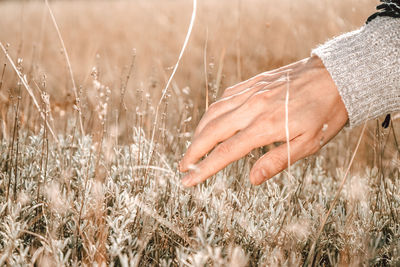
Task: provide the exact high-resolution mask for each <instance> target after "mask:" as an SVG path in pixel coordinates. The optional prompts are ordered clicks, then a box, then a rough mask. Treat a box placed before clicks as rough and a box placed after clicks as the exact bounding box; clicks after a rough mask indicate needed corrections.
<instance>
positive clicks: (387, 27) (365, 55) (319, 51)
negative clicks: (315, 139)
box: [312, 16, 400, 127]
mask: <svg viewBox="0 0 400 267" xmlns="http://www.w3.org/2000/svg"><path fill="white" fill-rule="evenodd" d="M312 55H317V56H318V57H319V58H321V60H322V62H323V63H324V65H325V67H326V69H327V70H328V72H329V73H330V75H331V77H332V79H333V81H334V82H335V84H336V87H337V89H338V91H339V93H340V95H341V97H342V100H343V102H344V105H345V107H346V109H347V113H348V116H349V126H350V127H354V126H357V125H359V124H361V123H362V122H364V121H365V120H368V119H372V118H376V117H378V116H380V115H384V114H387V113H390V112H395V111H400V19H398V18H393V17H385V16H376V17H375V18H373V20H371V21H370V22H369V23H368V24H366V25H364V26H363V27H361V28H360V29H358V30H356V31H353V32H349V33H346V34H343V35H341V36H338V37H336V38H334V39H332V40H330V41H328V42H326V43H325V44H323V45H321V46H319V47H317V48H316V49H314V50H313V51H312Z"/></svg>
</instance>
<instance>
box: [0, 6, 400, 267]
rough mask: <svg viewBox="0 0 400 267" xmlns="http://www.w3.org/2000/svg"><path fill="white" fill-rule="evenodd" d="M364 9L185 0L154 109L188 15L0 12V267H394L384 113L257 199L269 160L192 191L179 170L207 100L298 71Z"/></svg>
mask: <svg viewBox="0 0 400 267" xmlns="http://www.w3.org/2000/svg"><path fill="white" fill-rule="evenodd" d="M376 4H377V1H370V0H358V1H356V0H336V1H333V0H323V1H322V0H320V1H316V0H312V1H311V0H303V1H291V0H280V1H276V0H275V1H273V0H267V1H266V0H264V1H263V0H246V1H242V0H220V1H214V0H203V1H199V2H198V3H197V13H196V19H195V23H194V27H193V31H192V33H191V36H190V39H189V43H188V46H187V47H186V50H185V53H184V54H183V57H182V60H181V61H180V63H179V67H178V69H177V72H176V75H175V76H174V78H173V80H172V83H171V86H169V87H168V88H167V89H168V90H167V91H166V95H165V97H164V98H163V99H162V101H161V102H159V101H160V98H161V95H162V91H163V89H164V88H165V86H166V84H167V81H168V79H169V77H170V75H171V73H172V71H173V68H174V66H175V64H176V62H177V59H178V56H179V53H180V50H181V48H182V45H183V42H184V40H185V36H186V34H187V31H188V26H189V22H190V19H191V15H192V8H193V6H192V1H188V0H147V1H144V0H132V1H128V0H126V1H123V0H115V1H111V0H110V1H105V0H103V1H101V0H93V1H89V0H88V1H79V0H77V1H66V0H65V1H50V2H49V6H46V4H45V1H28V0H25V1H22V0H21V1H0V42H1V43H2V44H3V46H4V47H3V48H4V49H3V50H2V51H0V124H1V130H0V138H1V139H0V265H1V266H3V265H5V266H300V265H304V266H320V265H321V266H370V265H372V266H388V265H391V266H398V265H399V264H400V241H399V240H400V214H399V208H400V179H399V178H400V173H399V166H400V165H399V153H398V152H399V145H398V139H397V136H396V134H397V133H398V131H399V130H400V129H399V127H398V126H397V124H398V120H397V118H396V116H394V119H393V121H392V123H391V125H390V127H389V128H388V129H383V128H382V127H380V123H381V121H382V118H380V119H377V120H373V121H370V122H369V123H368V124H367V127H366V130H365V132H362V129H361V128H356V129H347V128H346V129H344V130H343V131H342V132H341V133H340V134H339V135H338V136H337V137H336V138H335V139H334V140H333V141H332V142H330V143H329V144H327V145H326V146H325V147H324V148H323V149H322V150H321V151H320V152H318V154H316V155H314V156H311V157H309V158H307V159H304V160H302V161H299V162H297V163H296V164H294V165H293V166H292V167H291V172H290V173H291V175H290V176H289V174H288V172H286V171H285V172H283V173H281V174H279V175H277V176H276V177H274V178H273V179H271V180H269V181H267V182H266V183H264V184H263V185H261V186H258V187H256V186H252V185H251V184H250V182H249V181H248V174H249V170H250V168H251V166H252V163H253V162H254V161H255V160H256V159H257V158H258V157H259V156H260V155H262V153H265V151H268V149H270V147H263V148H260V149H257V150H254V151H253V152H251V153H250V154H249V155H247V156H246V157H245V158H243V159H241V160H240V161H238V162H236V163H233V164H231V165H230V166H228V167H227V168H226V169H224V170H223V171H221V172H219V173H218V174H216V175H215V176H214V177H212V178H211V179H209V180H208V181H207V182H205V183H204V184H201V185H198V186H196V187H195V188H191V189H185V188H183V187H182V186H181V184H180V179H181V178H182V174H181V173H179V172H178V170H177V162H178V161H179V159H180V158H181V156H182V154H183V153H184V152H185V149H186V148H187V146H188V144H189V143H190V140H191V135H192V133H193V131H194V129H195V127H196V124H197V123H198V121H199V120H200V118H201V116H202V114H204V111H205V109H206V105H207V100H206V95H209V101H208V102H209V103H211V102H213V101H215V100H216V99H218V97H219V96H220V95H221V94H222V92H223V90H224V88H226V87H227V86H231V85H233V84H235V83H237V82H239V81H242V80H244V79H247V78H250V77H252V76H253V75H256V74H258V73H260V72H263V71H267V70H271V69H274V68H276V67H279V66H282V65H285V64H288V63H291V62H293V61H296V60H299V59H302V58H305V57H307V56H308V55H309V54H310V51H311V49H312V48H314V47H316V46H317V45H318V44H320V43H323V42H324V41H326V40H328V39H329V38H332V37H333V36H336V35H338V34H340V33H344V32H347V31H350V30H354V29H357V28H358V27H360V26H361V25H363V23H364V21H365V20H366V18H367V17H368V16H369V15H370V14H371V13H373V12H374V9H375V6H376ZM52 15H53V17H52ZM13 65H14V66H13ZM14 67H15V68H14ZM209 103H208V104H209ZM156 115H157V116H156ZM392 117H393V116H392ZM359 138H362V139H361V145H360V146H359V148H358V149H355V148H356V144H357V141H358V140H359ZM353 154H354V155H355V160H354V162H351V158H352V155H353ZM347 170H349V173H348V175H347V174H346V171H347ZM344 179H346V180H345V184H344V187H343V189H342V190H340V184H341V182H342V181H343V180H344ZM335 197H337V201H335ZM330 208H332V212H331V213H328V210H329V209H330ZM325 218H327V220H326V221H324V219H325Z"/></svg>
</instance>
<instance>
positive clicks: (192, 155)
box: [180, 110, 253, 172]
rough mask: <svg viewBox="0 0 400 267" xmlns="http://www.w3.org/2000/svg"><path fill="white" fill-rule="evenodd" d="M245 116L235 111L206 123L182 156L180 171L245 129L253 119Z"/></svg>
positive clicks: (244, 113) (243, 113)
mask: <svg viewBox="0 0 400 267" xmlns="http://www.w3.org/2000/svg"><path fill="white" fill-rule="evenodd" d="M246 114H247V112H240V110H235V111H232V112H229V113H226V114H224V115H222V116H220V117H218V118H217V119H215V120H213V121H211V122H210V123H208V124H207V126H206V127H205V128H204V129H203V130H202V131H201V132H200V133H199V134H198V135H197V136H196V137H195V138H194V139H193V142H192V144H191V145H190V146H189V148H188V150H187V151H186V153H185V155H184V156H183V158H182V160H181V162H180V171H183V172H185V171H187V170H188V169H189V166H190V165H192V164H194V163H196V162H197V161H198V160H199V159H200V158H201V157H202V156H204V155H205V154H206V153H208V152H209V151H210V150H211V149H212V148H213V147H214V146H215V145H217V144H218V143H220V142H222V141H225V140H227V139H228V138H230V137H231V136H233V135H234V134H236V133H237V132H238V131H240V130H242V129H244V128H246V127H247V126H248V125H249V124H250V122H251V121H252V118H253V117H250V116H248V115H246Z"/></svg>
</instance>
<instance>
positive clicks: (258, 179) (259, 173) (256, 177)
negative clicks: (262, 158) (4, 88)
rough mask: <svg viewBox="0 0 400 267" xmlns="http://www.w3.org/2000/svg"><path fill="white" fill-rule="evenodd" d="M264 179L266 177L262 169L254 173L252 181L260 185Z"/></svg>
mask: <svg viewBox="0 0 400 267" xmlns="http://www.w3.org/2000/svg"><path fill="white" fill-rule="evenodd" d="M265 177H267V173H266V171H265V170H264V169H258V170H256V171H255V172H254V181H255V182H256V184H260V183H262V181H264V180H265Z"/></svg>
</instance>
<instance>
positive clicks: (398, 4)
mask: <svg viewBox="0 0 400 267" xmlns="http://www.w3.org/2000/svg"><path fill="white" fill-rule="evenodd" d="M381 2H382V4H380V5H379V6H377V7H376V9H377V10H378V12H376V13H374V14H372V15H371V16H370V17H369V18H368V19H367V23H368V22H370V21H371V20H373V19H374V18H376V17H392V18H400V0H390V1H389V0H381Z"/></svg>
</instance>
